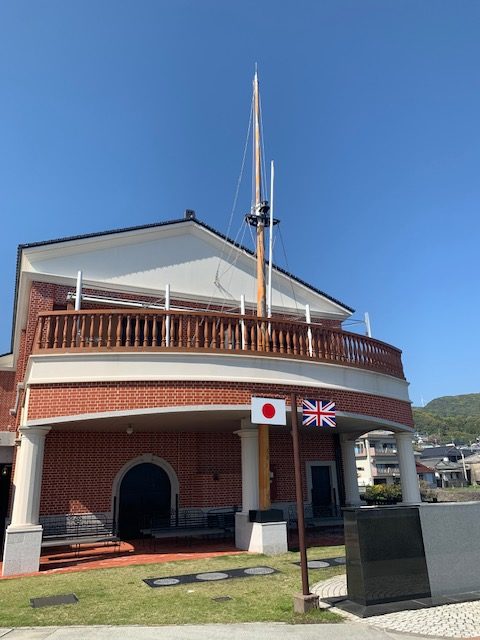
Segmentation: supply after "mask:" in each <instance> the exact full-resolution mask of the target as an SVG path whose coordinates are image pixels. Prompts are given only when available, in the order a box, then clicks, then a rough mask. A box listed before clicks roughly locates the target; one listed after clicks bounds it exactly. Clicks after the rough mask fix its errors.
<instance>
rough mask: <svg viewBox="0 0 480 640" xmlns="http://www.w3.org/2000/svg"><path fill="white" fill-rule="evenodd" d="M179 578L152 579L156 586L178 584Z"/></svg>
mask: <svg viewBox="0 0 480 640" xmlns="http://www.w3.org/2000/svg"><path fill="white" fill-rule="evenodd" d="M179 582H180V580H179V579H178V578H158V579H157V580H154V581H153V584H155V585H156V586H157V587H168V586H170V585H173V584H178V583H179Z"/></svg>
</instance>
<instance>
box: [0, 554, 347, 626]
mask: <svg viewBox="0 0 480 640" xmlns="http://www.w3.org/2000/svg"><path fill="white" fill-rule="evenodd" d="M343 553H344V548H343V547H321V548H312V549H310V550H309V553H308V555H309V558H311V559H315V558H321V557H323V558H328V557H336V556H339V555H343ZM298 560H299V554H298V553H293V552H289V553H286V554H283V555H281V556H275V557H267V556H262V555H250V554H249V555H244V556H243V555H239V556H223V557H218V558H209V559H203V560H194V561H186V560H182V561H177V562H169V563H161V564H148V565H136V566H129V567H119V568H114V569H98V570H91V571H84V572H77V573H64V574H58V575H55V574H50V575H48V576H47V575H45V576H35V577H29V578H15V579H9V580H1V581H0V626H6V627H22V626H48V625H52V626H57V625H109V624H112V625H135V624H138V625H166V624H202V623H214V622H217V623H233V622H267V621H275V622H287V623H304V622H339V621H340V620H341V618H340V617H339V616H337V615H335V614H333V613H331V612H329V611H324V610H314V611H311V612H309V613H308V614H306V615H299V614H294V613H293V604H292V602H293V595H294V593H298V592H300V591H301V577H300V568H299V567H298V566H297V565H294V564H292V562H295V561H298ZM260 565H268V566H271V567H274V568H275V569H277V570H278V571H279V572H280V573H277V574H273V575H269V576H258V577H249V578H239V579H230V580H225V581H221V582H212V583H194V584H188V585H178V586H173V587H161V588H157V589H152V588H150V587H148V586H147V585H146V584H145V583H144V582H143V581H142V580H143V578H157V577H167V576H173V575H181V574H187V573H200V572H205V571H221V570H222V569H233V568H240V567H249V566H250V567H253V566H260ZM344 570H345V569H344V567H342V566H338V567H331V568H328V569H317V570H310V584H314V583H315V582H319V581H320V580H326V579H327V578H330V577H332V576H334V575H338V574H340V573H343V572H344ZM66 593H75V594H76V595H77V597H78V598H79V602H78V603H77V604H75V605H64V606H56V607H45V608H41V609H33V608H32V607H31V606H30V598H34V597H41V596H51V595H60V594H66ZM225 595H228V596H230V597H231V598H232V600H228V601H224V602H215V601H214V600H212V598H215V597H218V596H225Z"/></svg>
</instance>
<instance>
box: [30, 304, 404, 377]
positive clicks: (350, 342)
mask: <svg viewBox="0 0 480 640" xmlns="http://www.w3.org/2000/svg"><path fill="white" fill-rule="evenodd" d="M242 345H243V347H242ZM166 349H168V350H177V351H178V350H181V351H194V350H195V351H207V350H208V351H212V352H213V351H223V352H236V353H245V352H249V353H268V354H269V355H271V354H273V355H276V356H279V357H289V358H300V359H307V360H316V361H322V362H332V363H337V364H344V365H349V366H353V367H360V368H364V369H371V370H372V371H378V372H381V373H387V374H389V375H392V376H395V377H397V378H404V374H403V367H402V362H401V352H400V351H399V350H398V349H396V348H395V347H392V346H391V345H388V344H386V343H384V342H380V341H379V340H374V339H372V338H367V337H366V336H361V335H359V334H356V333H348V332H346V331H341V330H339V329H330V328H326V327H323V326H321V325H319V324H311V325H308V324H307V323H305V322H295V321H290V320H284V319H275V318H269V319H266V318H257V317H256V316H240V315H233V314H221V313H215V312H202V311H198V312H192V311H175V310H172V311H168V312H167V311H162V310H154V311H152V310H143V309H142V310H136V309H135V310H129V309H122V310H120V311H112V310H92V309H89V310H88V311H86V310H85V311H54V312H43V313H40V314H39V316H38V322H37V330H36V334H35V339H34V345H33V353H45V352H46V351H48V352H52V351H57V352H60V351H63V352H65V351H68V352H71V351H74V352H77V351H87V350H88V351H90V352H91V351H95V350H97V351H98V350H106V351H122V350H123V351H149V350H166Z"/></svg>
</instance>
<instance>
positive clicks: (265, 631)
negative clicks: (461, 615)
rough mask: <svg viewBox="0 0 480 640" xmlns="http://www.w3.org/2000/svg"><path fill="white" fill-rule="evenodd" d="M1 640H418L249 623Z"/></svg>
mask: <svg viewBox="0 0 480 640" xmlns="http://www.w3.org/2000/svg"><path fill="white" fill-rule="evenodd" d="M0 638H2V640H112V638H113V639H114V640H115V639H116V638H122V640H258V638H262V640H279V639H282V640H283V639H284V638H285V639H286V640H393V639H396V640H421V637H420V636H418V635H417V636H414V635H405V634H401V635H400V634H393V633H391V632H387V631H385V630H383V629H374V628H373V627H367V626H366V625H362V624H358V623H351V622H350V623H346V624H297V625H289V624H282V623H251V624H228V625H227V624H215V625H213V624H209V625H186V626H175V627H174V626H165V627H60V628H59V627H43V628H40V627H35V628H25V629H0Z"/></svg>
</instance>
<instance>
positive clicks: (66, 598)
mask: <svg viewBox="0 0 480 640" xmlns="http://www.w3.org/2000/svg"><path fill="white" fill-rule="evenodd" d="M77 602H78V598H77V596H76V595H75V594H74V593H67V594H65V595H61V596H45V597H43V598H30V604H31V606H32V607H33V608H34V609H40V608H41V607H57V606H58V605H60V604H77Z"/></svg>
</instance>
